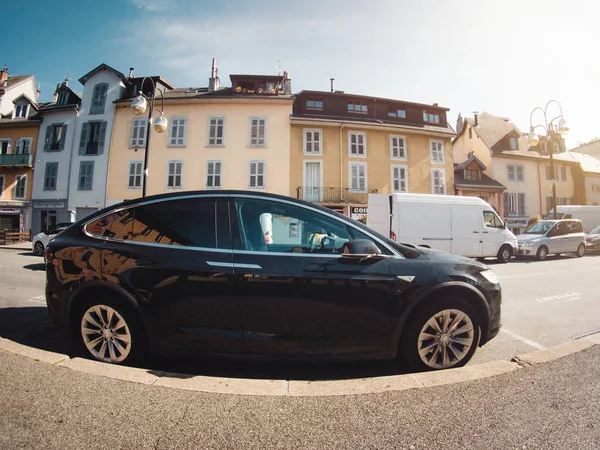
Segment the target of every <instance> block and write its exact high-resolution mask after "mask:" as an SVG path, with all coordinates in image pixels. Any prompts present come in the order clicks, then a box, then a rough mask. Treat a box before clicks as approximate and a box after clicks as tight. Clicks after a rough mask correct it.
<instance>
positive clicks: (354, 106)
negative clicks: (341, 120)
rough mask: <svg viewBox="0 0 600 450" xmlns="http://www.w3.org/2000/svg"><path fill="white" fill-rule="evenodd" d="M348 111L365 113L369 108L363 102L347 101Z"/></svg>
mask: <svg viewBox="0 0 600 450" xmlns="http://www.w3.org/2000/svg"><path fill="white" fill-rule="evenodd" d="M348 112H351V113H355V114H367V113H368V112H369V108H368V107H367V105H365V104H364V103H348Z"/></svg>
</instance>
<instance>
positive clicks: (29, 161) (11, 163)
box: [0, 154, 33, 168]
mask: <svg viewBox="0 0 600 450" xmlns="http://www.w3.org/2000/svg"><path fill="white" fill-rule="evenodd" d="M0 167H28V168H31V167H33V155H27V154H25V155H20V154H17V155H0Z"/></svg>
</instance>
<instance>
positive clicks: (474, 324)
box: [403, 297, 480, 371]
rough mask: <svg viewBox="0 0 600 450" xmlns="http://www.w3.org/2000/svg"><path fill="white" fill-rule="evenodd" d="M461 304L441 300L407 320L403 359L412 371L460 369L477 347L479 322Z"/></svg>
mask: <svg viewBox="0 0 600 450" xmlns="http://www.w3.org/2000/svg"><path fill="white" fill-rule="evenodd" d="M479 320H480V319H479V317H478V316H477V313H476V312H475V310H474V309H473V308H472V307H471V305H469V303H467V302H466V301H465V300H462V299H459V298H453V297H444V298H440V299H438V300H436V301H434V302H433V303H432V304H430V305H427V306H426V307H424V308H423V309H422V310H420V311H419V312H418V313H417V314H416V316H414V320H411V322H410V325H409V328H408V332H407V334H405V339H404V343H403V350H404V352H403V353H404V355H405V356H406V358H407V360H408V363H409V364H410V366H411V368H412V369H413V370H416V371H426V370H439V369H450V368H453V367H461V366H464V365H465V364H466V363H467V362H469V360H470V359H471V358H472V357H473V354H474V353H475V350H476V349H477V346H478V344H479V337H480V322H479Z"/></svg>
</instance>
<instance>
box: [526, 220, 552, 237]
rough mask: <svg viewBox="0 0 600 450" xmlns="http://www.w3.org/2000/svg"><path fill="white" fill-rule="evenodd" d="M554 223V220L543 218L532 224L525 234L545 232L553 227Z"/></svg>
mask: <svg viewBox="0 0 600 450" xmlns="http://www.w3.org/2000/svg"><path fill="white" fill-rule="evenodd" d="M552 225H554V222H550V221H547V220H541V221H539V222H536V223H534V224H533V225H531V227H530V228H528V229H526V230H525V232H524V233H523V234H544V233H546V231H548V230H549V229H550V228H552Z"/></svg>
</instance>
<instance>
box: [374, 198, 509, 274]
mask: <svg viewBox="0 0 600 450" xmlns="http://www.w3.org/2000/svg"><path fill="white" fill-rule="evenodd" d="M367 226H369V227H371V228H373V229H374V230H376V231H379V232H380V233H382V234H383V235H385V236H388V235H389V236H390V238H391V239H394V240H395V241H397V242H403V243H407V244H412V245H418V246H423V247H428V248H432V249H435V250H442V251H446V252H449V253H455V254H458V255H463V256H468V257H471V258H486V257H496V258H498V260H499V261H502V262H508V261H510V258H511V257H512V256H513V255H514V254H515V251H516V249H517V237H516V236H515V235H514V234H513V233H512V232H511V231H510V230H509V229H507V228H506V225H505V224H504V222H503V221H502V219H500V217H498V215H497V214H496V212H495V211H494V209H493V208H492V207H491V206H490V205H489V204H488V203H486V202H485V201H483V200H481V199H480V198H478V197H465V196H453V195H433V194H391V195H389V194H369V209H368V214H367Z"/></svg>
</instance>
